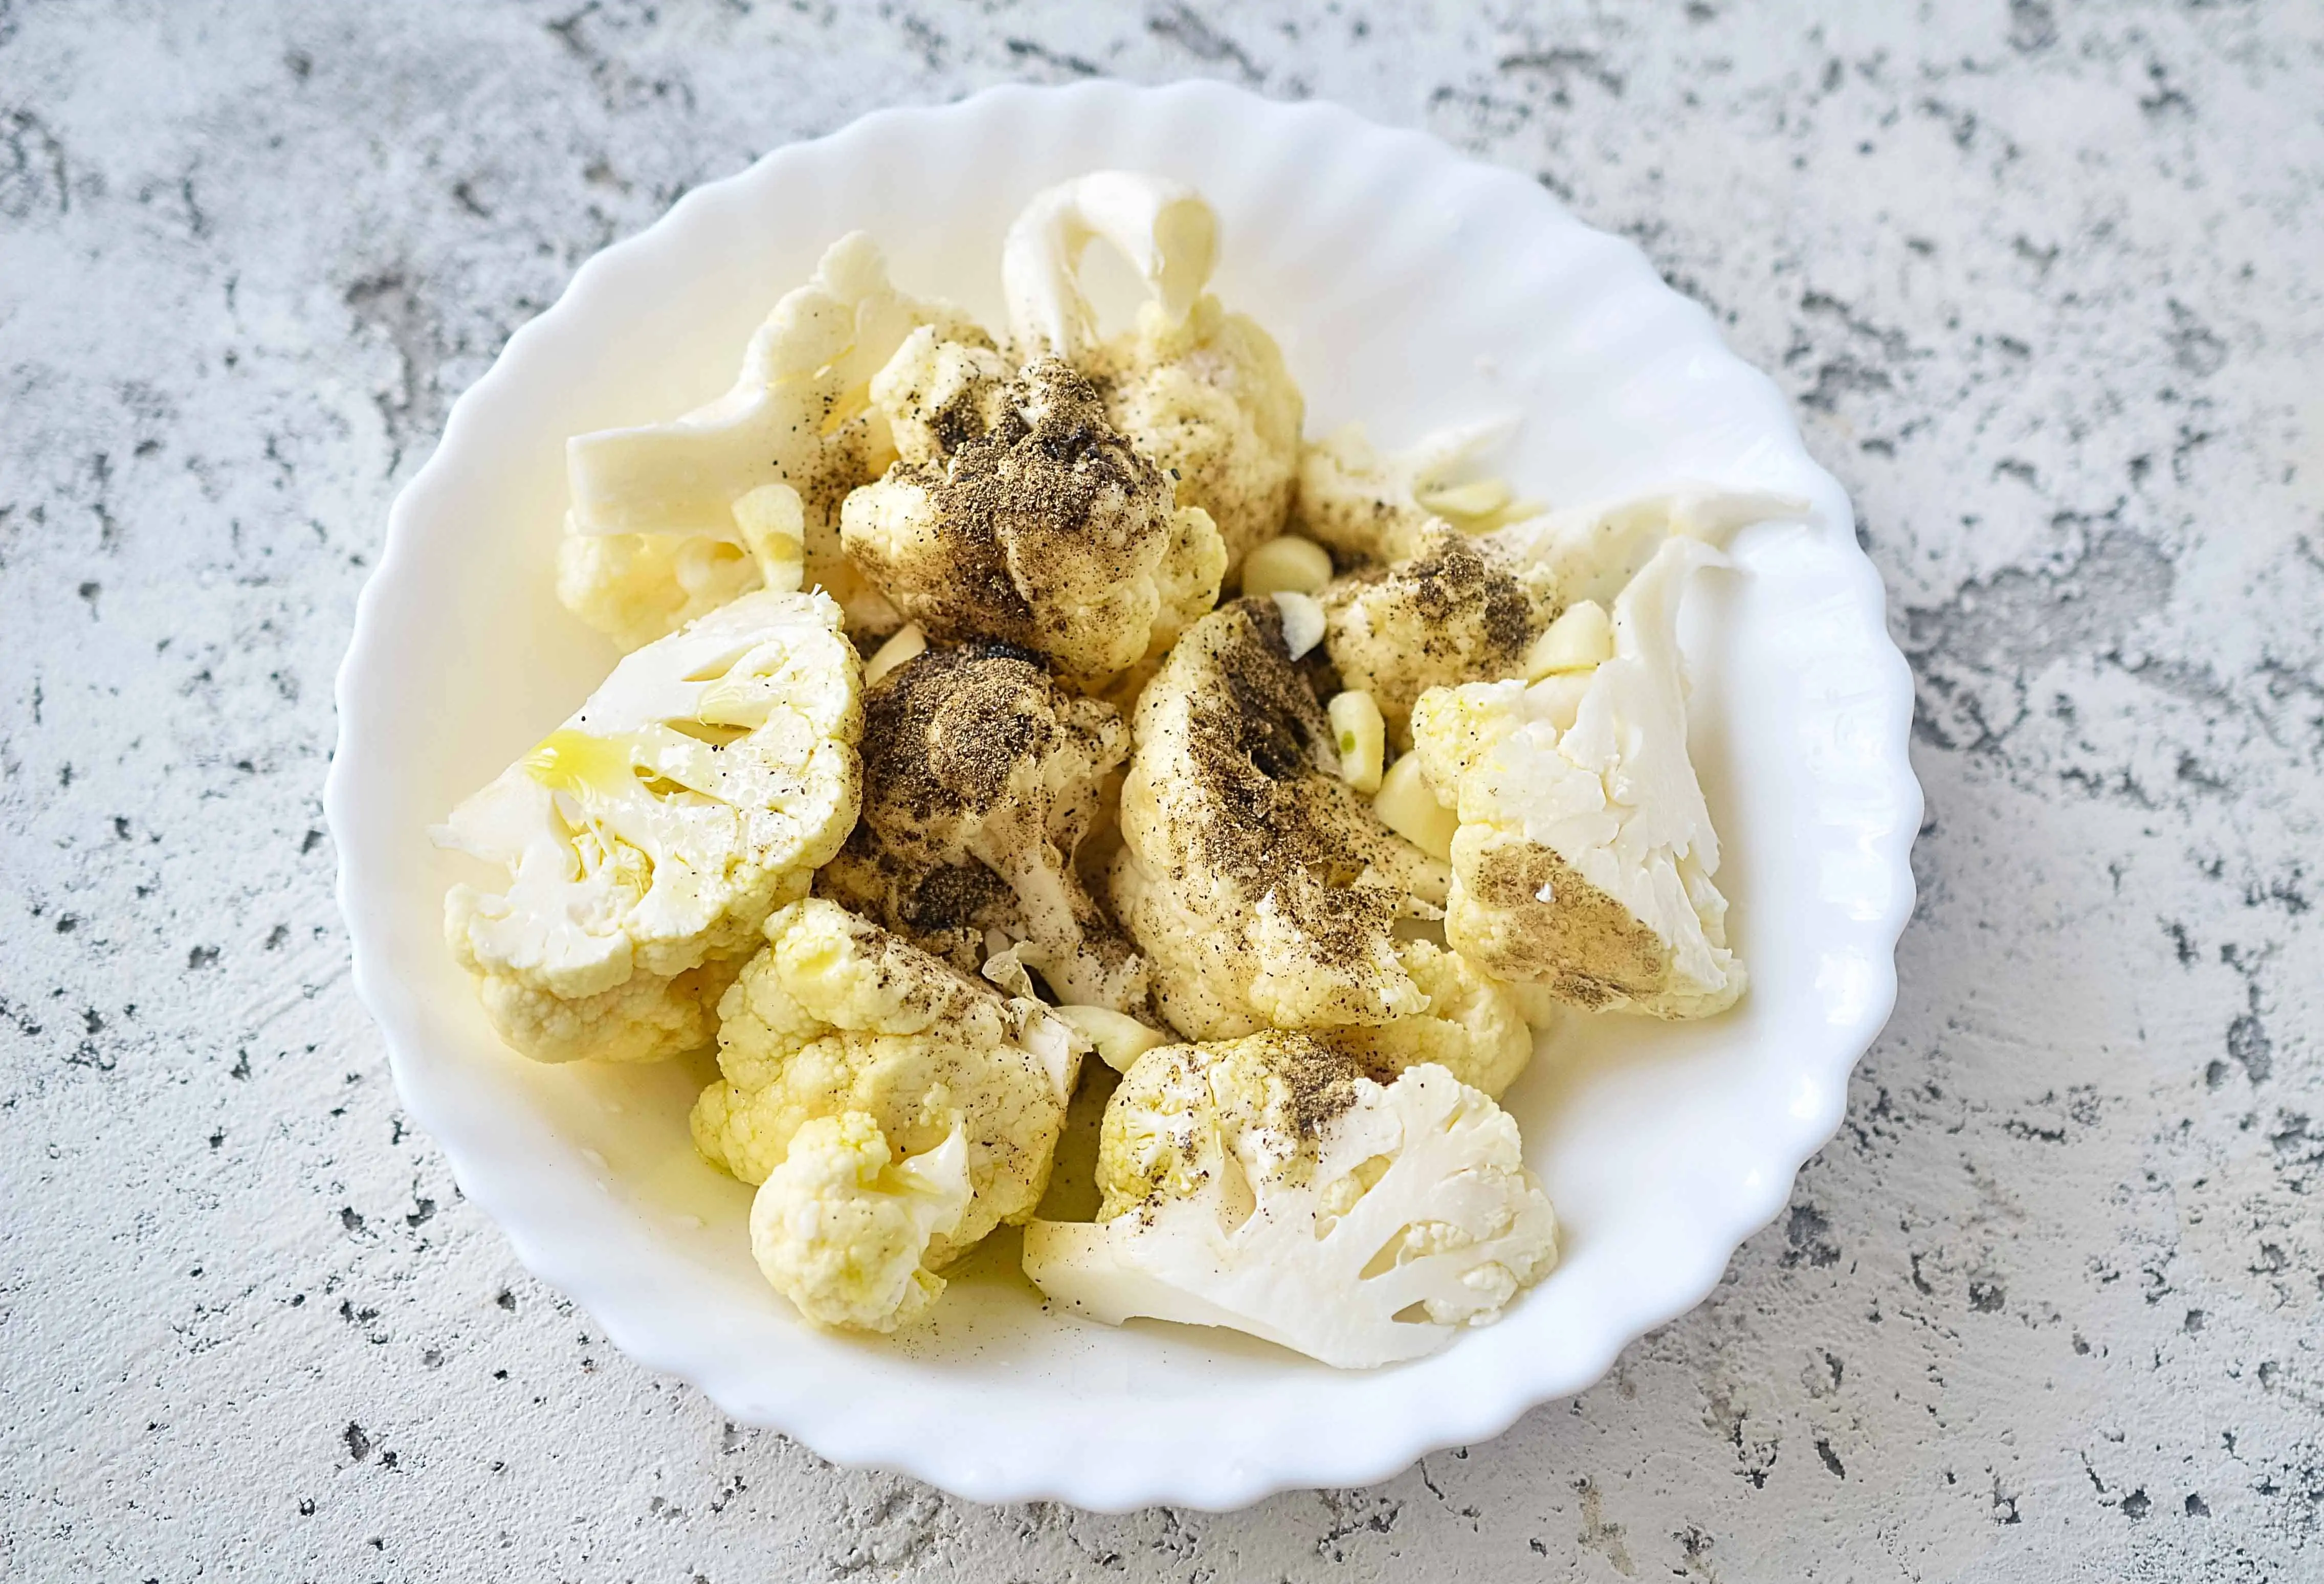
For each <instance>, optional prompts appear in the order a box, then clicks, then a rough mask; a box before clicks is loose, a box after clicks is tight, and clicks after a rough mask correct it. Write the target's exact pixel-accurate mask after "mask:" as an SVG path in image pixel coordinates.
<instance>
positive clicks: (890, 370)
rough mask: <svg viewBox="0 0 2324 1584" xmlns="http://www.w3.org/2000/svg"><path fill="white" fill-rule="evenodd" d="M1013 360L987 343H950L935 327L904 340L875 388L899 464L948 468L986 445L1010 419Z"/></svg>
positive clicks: (873, 393) (875, 379) (873, 392)
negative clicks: (978, 444)
mask: <svg viewBox="0 0 2324 1584" xmlns="http://www.w3.org/2000/svg"><path fill="white" fill-rule="evenodd" d="M1012 373H1013V371H1012V370H1011V369H1010V366H1009V361H1008V359H1006V358H1004V357H1002V356H1001V354H1000V353H999V352H998V351H996V350H994V348H993V347H992V345H991V343H990V342H988V341H986V340H984V339H983V338H982V336H979V337H978V338H977V339H975V340H970V341H964V340H960V339H957V338H954V339H947V338H946V337H945V335H944V333H943V332H942V331H940V330H939V329H938V328H937V327H936V326H934V325H923V326H921V327H919V328H918V329H917V330H915V331H913V332H912V333H911V334H910V335H908V336H905V337H904V344H903V345H901V346H899V347H898V348H897V349H896V355H895V356H893V357H891V358H890V359H889V360H888V364H887V366H886V367H884V368H882V369H881V371H880V372H879V373H877V374H875V375H874V376H872V380H871V403H872V405H873V406H875V407H877V408H878V409H879V410H880V411H881V414H882V415H883V416H884V417H885V418H886V419H887V420H888V430H889V433H890V436H891V437H893V439H894V443H895V447H896V457H897V460H898V461H899V462H903V463H905V464H907V465H910V466H915V467H918V466H921V465H925V464H928V463H941V462H942V461H944V460H945V458H946V457H948V456H951V455H952V454H953V453H954V451H956V450H958V449H959V448H960V447H963V446H964V445H966V444H967V443H968V442H969V441H971V440H981V439H982V438H983V437H985V435H986V434H988V433H989V432H991V429H992V428H994V426H996V425H998V424H1000V423H1001V422H1002V421H1004V420H1005V419H1007V418H1008V416H1009V412H1010V400H1009V382H1010V377H1011V375H1012Z"/></svg>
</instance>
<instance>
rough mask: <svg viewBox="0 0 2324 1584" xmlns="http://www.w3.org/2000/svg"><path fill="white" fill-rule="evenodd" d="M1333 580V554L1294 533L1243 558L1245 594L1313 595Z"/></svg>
mask: <svg viewBox="0 0 2324 1584" xmlns="http://www.w3.org/2000/svg"><path fill="white" fill-rule="evenodd" d="M1331 581H1332V552H1331V551H1329V550H1327V549H1325V548H1323V546H1321V545H1319V544H1317V543H1316V542H1315V541H1314V539H1302V538H1300V537H1299V536H1298V535H1297V534H1296V533H1286V534H1283V535H1281V536H1279V537H1277V538H1275V539H1269V540H1268V541H1267V542H1266V543H1265V544H1263V545H1261V546H1259V548H1257V549H1255V550H1253V551H1252V552H1251V553H1250V555H1248V556H1246V557H1243V563H1242V592H1243V593H1245V594H1286V593H1288V594H1315V593H1317V592H1319V591H1321V590H1322V588H1323V585H1325V584H1327V583H1329V582H1331Z"/></svg>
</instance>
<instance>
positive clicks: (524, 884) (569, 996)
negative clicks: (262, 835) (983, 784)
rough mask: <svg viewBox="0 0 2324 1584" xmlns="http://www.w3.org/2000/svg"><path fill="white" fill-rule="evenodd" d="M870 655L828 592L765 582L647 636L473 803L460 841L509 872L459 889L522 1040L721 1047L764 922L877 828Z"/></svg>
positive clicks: (637, 1057)
mask: <svg viewBox="0 0 2324 1584" xmlns="http://www.w3.org/2000/svg"><path fill="white" fill-rule="evenodd" d="M858 676H859V668H858V665H857V661H856V658H855V651H854V649H853V648H852V647H850V645H849V644H848V642H847V640H846V638H845V637H844V635H843V634H842V633H841V631H840V611H839V607H838V605H837V604H836V603H834V602H833V601H832V600H831V599H829V598H828V597H827V596H825V595H823V594H796V593H794V594H777V593H770V592H767V591H761V592H759V593H757V594H747V595H744V596H743V597H742V598H741V599H738V600H736V601H735V602H733V603H731V604H728V605H724V606H722V607H721V608H720V609H718V610H716V611H715V612H712V613H710V614H709V615H707V616H705V617H703V618H701V619H700V620H698V621H696V622H694V623H693V624H692V625H690V626H688V627H687V628H684V629H683V630H681V631H678V632H676V633H673V634H671V635H670V636H669V637H667V638H663V639H660V640H657V641H655V642H653V643H650V644H649V645H647V646H646V647H645V648H643V649H639V650H637V651H636V652H634V653H632V654H631V655H629V656H627V657H625V658H623V659H622V662H621V663H620V664H619V665H617V666H616V667H614V668H613V674H612V675H611V676H609V677H606V678H605V680H604V684H603V685H601V686H599V687H598V689H597V691H596V692H595V693H594V694H592V695H590V696H589V700H588V702H587V703H586V704H584V705H582V706H581V708H580V709H579V710H578V711H576V713H575V714H573V716H572V718H571V719H569V720H567V722H566V723H565V724H564V725H563V726H562V727H560V728H558V730H557V731H555V732H551V733H549V736H547V737H546V738H544V739H542V740H541V741H540V743H539V745H538V746H537V747H535V748H534V749H533V750H532V751H531V752H530V753H528V754H527V755H526V756H525V757H524V758H523V759H521V760H518V761H517V762H516V763H515V764H514V765H512V766H511V767H510V768H509V769H506V770H504V771H503V772H502V774H501V775H500V776H499V777H498V778H496V779H494V780H493V782H492V783H491V784H490V785H488V786H486V787H484V789H483V790H482V791H480V792H478V793H476V794H475V796H474V797H470V798H468V799H467V800H466V802H464V803H462V804H461V805H460V806H459V807H457V808H456V809H455V810H453V811H452V815H451V818H450V820H449V821H448V822H447V824H445V825H443V826H440V827H438V830H437V831H436V833H435V835H436V839H437V841H438V843H439V844H441V845H444V846H447V847H452V848H456V849H457V850H459V851H462V852H467V853H469V854H471V855H473V856H475V857H477V858H480V859H483V860H484V861H487V862H490V863H495V864H499V865H502V866H503V868H504V869H505V870H506V871H507V877H508V878H507V882H506V884H505V886H504V887H503V889H499V890H491V889H484V888H482V887H478V886H474V885H468V884H465V883H463V884H460V885H456V886H454V887H453V888H452V889H451V890H450V892H449V893H448V894H447V896H446V898H445V906H444V927H445V934H446V936H447V939H448V941H449V943H450V944H451V948H452V952H453V954H454V955H455V956H456V957H457V958H458V960H459V962H460V964H461V966H462V967H464V968H466V970H467V971H468V972H470V973H472V974H474V975H475V976H476V979H477V981H478V988H479V990H480V992H481V994H482V996H483V999H484V1009H485V1011H486V1013H487V1014H488V1015H489V1016H490V1018H492V1022H493V1027H494V1028H495V1029H496V1030H498V1032H499V1033H500V1036H501V1037H502V1038H503V1039H504V1040H506V1041H507V1042H508V1043H509V1044H510V1045H512V1046H513V1047H515V1048H516V1049H517V1050H519V1051H521V1052H523V1053H524V1054H527V1055H530V1056H533V1057H535V1058H537V1059H539V1060H541V1061H548V1062H562V1061H571V1060H574V1059H576V1058H578V1057H584V1056H595V1057H600V1058H604V1059H607V1060H614V1061H651V1060H655V1059H658V1058H659V1057H662V1056H668V1055H672V1054H677V1053H678V1052H680V1051H684V1050H690V1049H694V1048H696V1047H698V1046H701V1045H706V1044H707V1043H708V1042H709V1037H710V1034H711V1031H712V1023H711V1018H710V1008H713V1007H715V1005H716V1004H717V999H718V997H719V996H720V994H721V993H722V992H723V991H724V990H725V988H726V986H727V984H728V983H729V982H730V981H732V980H733V975H734V972H735V967H736V965H737V964H738V963H739V962H740V960H741V959H742V957H743V956H745V955H747V954H748V953H749V952H750V951H751V949H752V947H753V946H754V945H755V944H756V942H757V937H758V931H759V926H760V925H761V923H762V922H763V921H764V920H765V918H766V916H767V915H768V914H769V913H770V911H772V910H773V909H774V908H775V907H778V906H779V905H780V904H781V903H784V902H787V901H789V900H791V899H792V898H797V897H799V896H803V895H805V894H806V892H807V886H808V883H809V880H810V879H811V877H812V874H813V872H814V870H815V869H816V866H817V865H819V864H822V863H824V862H826V861H829V859H830V858H831V857H832V855H833V854H835V852H838V851H839V847H840V844H841V843H843V842H844V841H845V840H846V839H847V833H848V830H849V828H850V827H851V826H853V824H854V823H855V815H856V809H857V803H858V799H859V796H860V787H861V767H860V765H859V763H858V761H857V758H856V741H857V736H858V733H859V732H860V731H861V730H862V700H861V697H860V689H859V686H858V681H857V678H858Z"/></svg>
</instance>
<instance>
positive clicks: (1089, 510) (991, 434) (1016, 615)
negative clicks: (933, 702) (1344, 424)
mask: <svg viewBox="0 0 2324 1584" xmlns="http://www.w3.org/2000/svg"><path fill="white" fill-rule="evenodd" d="M1007 395H1008V400H1007V401H1006V402H1005V403H1003V404H1001V413H1000V419H999V421H998V422H997V423H996V425H995V426H994V427H993V428H991V430H989V431H988V432H986V433H984V434H982V435H981V436H979V437H975V438H973V439H963V440H961V441H959V443H957V444H955V445H953V446H952V447H950V448H949V449H948V450H946V451H945V453H944V455H943V456H941V457H940V458H939V459H937V460H934V461H930V462H926V463H921V464H918V465H909V464H906V463H901V462H899V463H898V464H897V465H895V466H894V467H892V468H890V470H889V472H888V474H887V476H886V477H885V478H883V479H881V481H880V482H879V483H874V484H867V485H866V486H864V487H863V488H862V489H860V490H857V491H856V492H855V493H853V494H852V495H850V496H848V497H847V502H846V505H845V506H844V508H843V510H842V511H841V514H840V536H841V539H842V540H843V541H844V543H845V545H846V548H847V553H848V554H849V555H850V556H851V557H853V558H854V560H855V562H856V564H857V566H860V567H861V568H862V571H863V572H864V574H865V575H866V576H869V577H870V578H871V581H872V582H873V583H874V584H876V585H878V586H879V588H880V590H881V593H882V594H886V595H887V597H888V598H889V599H890V600H891V601H892V602H894V603H895V605H896V608H897V609H898V610H899V611H901V612H903V613H904V615H905V616H907V617H908V618H909V619H910V620H912V621H914V622H918V624H919V625H920V627H921V628H922V629H924V630H925V631H927V633H928V635H929V636H931V637H933V638H941V639H967V638H983V639H992V640H998V641H1001V642H1003V643H1010V644H1015V645H1017V646H1018V647H1019V648H1021V649H1031V650H1033V651H1034V652H1035V653H1037V654H1039V655H1042V656H1044V657H1046V658H1047V659H1048V660H1049V661H1050V663H1051V664H1052V665H1053V666H1055V667H1056V670H1057V672H1058V674H1059V676H1061V677H1064V678H1065V680H1067V681H1068V682H1070V683H1072V684H1073V685H1074V686H1077V687H1081V688H1084V689H1093V688H1095V687H1097V686H1102V684H1103V683H1104V682H1105V681H1106V679H1107V678H1109V677H1112V676H1114V675H1115V674H1116V673H1118V672H1120V671H1122V670H1125V669H1127V668H1130V667H1131V666H1133V665H1135V664H1137V663H1138V662H1139V660H1141V659H1143V658H1145V657H1146V656H1147V654H1148V651H1149V649H1152V648H1153V647H1154V645H1155V643H1156V641H1157V637H1158V638H1159V639H1160V640H1161V641H1163V642H1167V640H1168V639H1169V637H1170V635H1171V634H1172V633H1174V632H1175V631H1176V630H1177V629H1178V628H1179V627H1180V626H1183V625H1184V624H1185V622H1188V621H1190V620H1192V619H1193V617H1194V615H1195V614H1198V613H1199V612H1202V611H1205V610H1208V609H1209V608H1210V606H1211V604H1212V603H1213V602H1214V601H1216V600H1217V598H1218V585H1219V576H1220V575H1221V574H1222V572H1223V570H1224V565H1225V563H1224V552H1223V551H1222V548H1220V545H1219V538H1218V530H1216V529H1215V528H1213V527H1212V526H1211V525H1210V521H1209V519H1208V518H1207V517H1205V516H1204V515H1203V512H1201V511H1199V510H1194V509H1182V508H1176V507H1173V505H1172V504H1171V499H1170V484H1169V480H1168V479H1167V477H1165V476H1164V475H1163V474H1162V473H1161V472H1160V470H1158V469H1157V467H1156V466H1155V465H1153V463H1151V462H1149V461H1148V460H1147V459H1146V458H1144V457H1143V456H1139V454H1138V452H1137V451H1136V450H1135V449H1134V448H1133V447H1131V446H1130V442H1129V441H1127V440H1125V439H1124V438H1122V437H1121V436H1120V434H1119V433H1117V432H1116V431H1115V430H1114V428H1113V427H1112V425H1111V424H1110V423H1109V422H1107V420H1106V417H1105V411H1104V408H1103V406H1102V404H1101V403H1100V402H1099V401H1098V398H1097V393H1096V392H1095V391H1093V390H1092V389H1091V388H1090V384H1089V382H1088V381H1086V380H1084V379H1083V378H1082V377H1081V376H1080V375H1079V374H1077V373H1074V371H1073V370H1072V369H1071V368H1070V367H1068V366H1067V365H1066V364H1063V363H1060V362H1058V361H1057V360H1056V359H1055V358H1047V359H1042V360H1039V361H1037V362H1035V363H1033V364H1029V365H1028V366H1027V368H1026V369H1025V371H1024V373H1023V374H1022V375H1021V376H1019V379H1018V380H1017V381H1016V382H1013V383H1012V384H1011V385H1010V388H1009V391H1008V392H1007ZM1166 595H1167V598H1166Z"/></svg>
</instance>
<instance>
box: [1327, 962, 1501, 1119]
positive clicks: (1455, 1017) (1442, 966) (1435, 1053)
mask: <svg viewBox="0 0 2324 1584" xmlns="http://www.w3.org/2000/svg"><path fill="white" fill-rule="evenodd" d="M1396 954H1397V961H1398V962H1401V963H1402V964H1403V965H1404V971H1405V972H1406V973H1408V974H1410V975H1411V976H1412V982H1413V983H1415V984H1416V985H1418V986H1419V987H1420V991H1421V993H1422V994H1423V995H1425V996H1426V997H1427V998H1428V1007H1427V1009H1426V1010H1425V1011H1420V1012H1407V1013H1406V1014H1405V1015H1404V1016H1403V1017H1401V1018H1396V1019H1394V1020H1393V1021H1391V1022H1388V1023H1380V1024H1375V1025H1372V1026H1370V1027H1356V1028H1332V1029H1320V1030H1318V1031H1317V1037H1318V1038H1320V1039H1322V1040H1323V1042H1324V1043H1325V1044H1327V1045H1330V1046H1331V1047H1332V1048H1333V1050H1336V1051H1339V1052H1342V1054H1347V1055H1351V1056H1353V1057H1355V1058H1356V1059H1357V1060H1358V1061H1360V1062H1361V1063H1363V1064H1364V1065H1365V1066H1367V1067H1370V1068H1372V1069H1374V1070H1376V1071H1379V1072H1386V1073H1401V1072H1402V1071H1404V1070H1405V1069H1406V1067H1411V1066H1416V1065H1418V1064H1421V1063H1423V1062H1428V1063H1433V1064H1435V1065H1436V1066H1439V1067H1442V1068H1443V1069H1445V1070H1446V1071H1447V1072H1449V1073H1452V1076H1453V1077H1455V1078H1458V1079H1459V1080H1460V1081H1461V1082H1463V1083H1465V1084H1467V1085H1468V1086H1469V1087H1470V1088H1471V1089H1476V1090H1481V1091H1484V1092H1485V1093H1486V1094H1488V1095H1489V1096H1491V1097H1492V1098H1493V1099H1495V1100H1499V1099H1500V1098H1501V1095H1502V1093H1503V1091H1506V1090H1507V1089H1508V1086H1509V1085H1510V1084H1512V1083H1514V1082H1517V1074H1518V1073H1522V1072H1524V1071H1525V1069H1526V1063H1527V1062H1530V1061H1532V1060H1533V1030H1532V1029H1531V1028H1530V1027H1527V1025H1526V1018H1525V1014H1524V1012H1523V1010H1522V1009H1521V1008H1520V1007H1519V1005H1518V1002H1517V998H1515V997H1514V996H1512V995H1511V994H1510V993H1509V990H1508V987H1507V986H1505V985H1503V984H1501V983H1499V981H1495V980H1494V979H1492V978H1491V977H1489V975H1487V974H1485V973H1484V972H1480V970H1479V969H1478V968H1477V966H1476V965H1475V964H1474V963H1472V962H1470V961H1469V960H1468V959H1466V958H1465V957H1462V955H1461V954H1460V953H1457V952H1448V951H1446V950H1445V949H1444V948H1443V947H1442V946H1440V945H1437V944H1434V942H1430V941H1399V942H1398V943H1397V953H1396Z"/></svg>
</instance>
